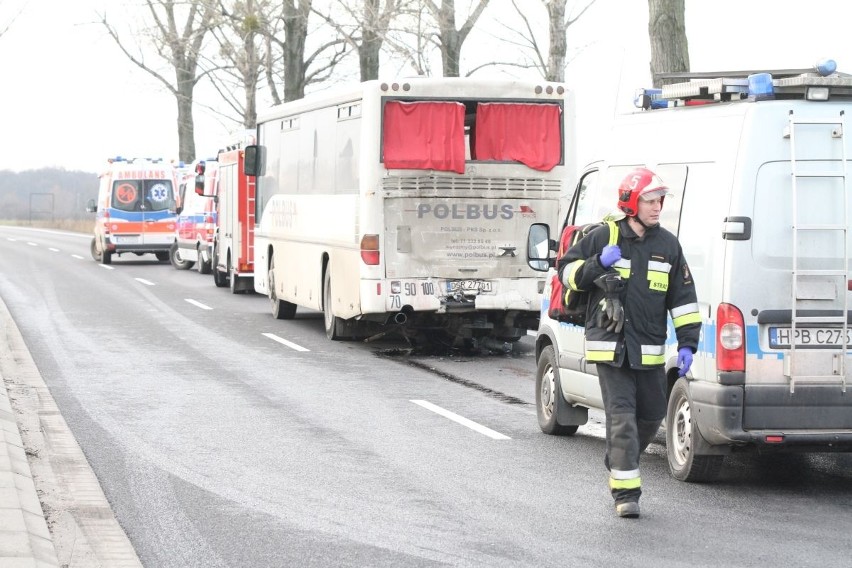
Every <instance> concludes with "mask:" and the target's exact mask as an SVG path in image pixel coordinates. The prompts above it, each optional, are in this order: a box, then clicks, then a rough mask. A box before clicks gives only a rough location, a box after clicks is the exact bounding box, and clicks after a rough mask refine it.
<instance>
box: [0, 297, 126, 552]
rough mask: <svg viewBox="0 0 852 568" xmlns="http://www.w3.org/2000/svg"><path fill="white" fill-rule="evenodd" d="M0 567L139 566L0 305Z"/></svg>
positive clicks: (20, 340) (1, 303) (91, 472)
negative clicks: (1, 383) (1, 382)
mask: <svg viewBox="0 0 852 568" xmlns="http://www.w3.org/2000/svg"><path fill="white" fill-rule="evenodd" d="M0 380H2V381H3V385H2V388H0V434H2V438H0V568H4V567H7V566H8V567H12V566H14V567H25V566H26V567H29V566H34V567H54V566H56V567H59V566H61V567H63V568H65V567H74V566H81V567H82V566H85V567H90V566H91V567H98V566H104V567H107V566H108V567H113V566H115V567H122V566H134V567H137V566H142V563H141V562H140V560H139V558H138V557H137V555H136V551H135V550H134V549H133V546H132V544H131V543H130V540H129V539H128V538H127V535H126V534H125V533H124V530H123V529H122V528H121V526H120V525H119V524H118V521H117V520H116V519H115V514H114V513H113V511H112V508H111V507H110V504H109V502H108V501H107V499H106V496H105V495H104V493H103V490H102V489H101V486H100V483H99V482H98V479H97V477H96V476H95V474H94V472H93V471H92V469H91V467H90V466H89V462H88V461H87V460H86V457H85V455H84V454H83V451H82V450H81V449H80V446H79V444H77V441H76V439H75V438H74V435H73V434H72V433H71V430H70V429H69V428H68V424H67V423H66V422H65V420H64V419H63V417H62V415H61V413H60V411H59V408H58V407H57V406H56V402H55V401H54V400H53V397H52V396H51V394H50V391H49V390H48V388H47V385H45V383H44V380H43V379H42V377H41V374H40V373H39V371H38V368H37V367H36V366H35V363H34V362H33V360H32V357H31V355H30V353H29V350H28V349H27V346H26V344H25V343H24V340H23V337H21V334H20V332H19V331H18V328H17V325H16V324H15V322H14V320H13V319H12V317H11V314H10V313H9V311H8V309H7V307H6V304H5V303H4V302H3V300H2V298H0Z"/></svg>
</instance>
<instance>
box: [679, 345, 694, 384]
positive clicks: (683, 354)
mask: <svg viewBox="0 0 852 568" xmlns="http://www.w3.org/2000/svg"><path fill="white" fill-rule="evenodd" d="M677 366H678V367H680V371H678V372H677V376H678V377H682V376H684V375H686V374H687V373H688V372H689V368H690V367H692V349H690V348H689V347H681V348H680V349H678V350H677Z"/></svg>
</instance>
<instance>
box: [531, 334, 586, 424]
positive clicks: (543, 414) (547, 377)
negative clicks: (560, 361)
mask: <svg viewBox="0 0 852 568" xmlns="http://www.w3.org/2000/svg"><path fill="white" fill-rule="evenodd" d="M560 404H566V403H565V401H564V400H562V387H560V386H559V369H558V367H557V365H556V354H555V352H554V350H553V346H552V345H548V346H547V347H545V348H544V349H543V350H542V351H541V357H540V358H539V360H538V367H537V369H536V373H535V407H536V415H538V426H539V428H541V431H542V432H544V433H545V434H551V435H554V436H571V435H573V434H575V433H576V432H577V429H578V428H579V426H577V425H570V426H566V425H564V424H560V423H559V422H558V421H557V420H556V417H557V415H558V411H559V405H560Z"/></svg>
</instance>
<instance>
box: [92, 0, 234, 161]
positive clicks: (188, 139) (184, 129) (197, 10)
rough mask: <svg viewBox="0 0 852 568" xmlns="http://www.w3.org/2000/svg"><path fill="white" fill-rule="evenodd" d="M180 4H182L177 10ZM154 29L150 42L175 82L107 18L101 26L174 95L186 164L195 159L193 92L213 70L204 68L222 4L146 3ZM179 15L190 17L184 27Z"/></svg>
mask: <svg viewBox="0 0 852 568" xmlns="http://www.w3.org/2000/svg"><path fill="white" fill-rule="evenodd" d="M176 4H179V6H180V7H179V8H178V6H176ZM145 6H146V7H147V8H148V12H149V16H150V23H151V28H150V29H149V30H148V33H147V35H148V38H149V40H150V41H151V43H152V44H153V46H154V48H155V50H156V52H157V55H158V56H159V57H160V58H161V59H162V60H165V61H166V62H168V64H170V65H171V66H172V68H173V69H174V73H175V80H174V81H170V80H169V79H167V78H166V77H164V76H163V75H162V74H160V72H158V71H157V70H156V69H154V68H153V67H151V66H149V65H148V63H146V61H145V58H144V55H143V51H142V49H141V48H140V49H139V51H138V52H136V53H134V52H131V51H130V48H129V47H128V45H127V44H125V43H124V41H123V39H122V38H123V37H125V36H122V35H120V34H119V33H118V32H117V31H116V29H115V28H114V27H113V26H112V25H111V24H110V23H109V22H108V21H107V17H106V14H103V15H102V16H101V23H102V24H103V25H104V27H106V29H107V31H108V32H109V35H110V36H111V37H112V39H113V40H115V42H116V44H118V47H119V48H120V49H121V51H122V52H124V54H125V55H126V56H127V57H128V59H130V60H131V61H132V62H133V63H135V64H136V65H137V66H138V67H140V68H141V69H144V70H145V71H147V72H148V73H150V74H151V75H152V76H154V77H155V78H156V79H157V80H158V81H160V82H161V83H162V84H163V85H165V86H166V88H167V89H168V90H169V91H170V92H171V93H172V94H173V95H174V97H175V100H176V101H177V111H178V121H177V122H178V123H177V128H178V155H179V158H180V159H181V160H183V161H185V162H191V161H192V160H194V159H195V123H194V120H193V117H192V103H193V92H194V89H195V86H196V85H197V84H198V81H199V80H200V79H201V78H202V77H203V76H204V75H206V74H207V73H208V72H209V70H203V69H201V68H200V65H199V63H200V59H201V57H202V53H201V51H202V46H203V43H204V38H205V36H206V35H207V33H208V32H209V31H210V29H211V28H212V27H213V26H215V25H216V23H217V20H216V17H217V15H218V2H216V0H184V1H180V2H177V3H176V2H175V0H145ZM177 12H181V13H183V14H186V21H185V22H184V24H183V25H182V26H179V25H178V23H177Z"/></svg>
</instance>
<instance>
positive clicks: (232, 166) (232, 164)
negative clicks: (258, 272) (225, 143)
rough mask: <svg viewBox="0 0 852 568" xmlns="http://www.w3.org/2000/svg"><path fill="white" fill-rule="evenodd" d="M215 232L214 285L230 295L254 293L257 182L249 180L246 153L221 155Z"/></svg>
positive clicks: (236, 149)
mask: <svg viewBox="0 0 852 568" xmlns="http://www.w3.org/2000/svg"><path fill="white" fill-rule="evenodd" d="M218 163H219V173H218V177H219V187H218V192H217V197H216V210H217V215H216V229H215V231H214V235H213V242H212V244H211V251H210V258H211V259H212V269H213V270H212V272H213V281H214V282H215V283H216V286H219V287H225V286H228V285H230V288H231V292H233V293H234V294H236V293H238V292H254V220H255V219H254V214H255V178H254V177H249V176H246V174H245V169H244V164H245V152H244V151H243V149H242V148H240V147H230V148H228V149H226V150H222V151H221V152H220V153H219V159H218Z"/></svg>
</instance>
